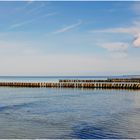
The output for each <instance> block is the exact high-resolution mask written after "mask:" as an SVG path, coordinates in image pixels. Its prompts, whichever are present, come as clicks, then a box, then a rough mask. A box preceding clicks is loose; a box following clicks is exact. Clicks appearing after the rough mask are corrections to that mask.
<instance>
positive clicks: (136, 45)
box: [133, 34, 140, 48]
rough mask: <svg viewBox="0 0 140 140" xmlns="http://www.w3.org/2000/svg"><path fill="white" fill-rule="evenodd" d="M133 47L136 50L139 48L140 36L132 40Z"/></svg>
mask: <svg viewBox="0 0 140 140" xmlns="http://www.w3.org/2000/svg"><path fill="white" fill-rule="evenodd" d="M133 46H134V47H136V48H139V47H140V34H139V35H138V36H136V38H135V39H134V41H133Z"/></svg>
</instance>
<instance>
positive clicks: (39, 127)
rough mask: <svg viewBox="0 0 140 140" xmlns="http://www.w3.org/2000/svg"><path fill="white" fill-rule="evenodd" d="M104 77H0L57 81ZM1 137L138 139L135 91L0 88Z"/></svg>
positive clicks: (139, 96)
mask: <svg viewBox="0 0 140 140" xmlns="http://www.w3.org/2000/svg"><path fill="white" fill-rule="evenodd" d="M106 78H107V77H90V76H89V77H69V76H67V77H53V76H52V77H23V76H22V77H0V81H27V82H29V81H35V82H37V81H41V82H50V81H51V82H52V81H53V82H58V80H59V79H106ZM0 139H140V90H121V89H82V88H81V89H80V88H79V89H77V88H20V87H18V88H15V87H0Z"/></svg>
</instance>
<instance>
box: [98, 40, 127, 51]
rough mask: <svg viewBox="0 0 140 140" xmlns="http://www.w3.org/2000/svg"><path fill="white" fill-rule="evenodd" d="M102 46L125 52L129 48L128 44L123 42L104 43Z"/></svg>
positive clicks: (109, 49)
mask: <svg viewBox="0 0 140 140" xmlns="http://www.w3.org/2000/svg"><path fill="white" fill-rule="evenodd" d="M101 46H102V47H103V48H105V49H107V50H108V51H110V52H124V51H127V49H128V44H127V43H122V42H115V43H114V42H113V43H104V44H102V45H101Z"/></svg>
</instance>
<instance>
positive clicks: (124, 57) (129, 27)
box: [0, 1, 140, 76]
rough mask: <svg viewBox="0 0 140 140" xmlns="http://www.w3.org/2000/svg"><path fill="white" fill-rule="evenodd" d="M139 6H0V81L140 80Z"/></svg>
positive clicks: (8, 4)
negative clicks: (23, 77)
mask: <svg viewBox="0 0 140 140" xmlns="http://www.w3.org/2000/svg"><path fill="white" fill-rule="evenodd" d="M139 62H140V2H121V1H118V2H113V1H110V2H101V1H98V2H97V1H96V2H82V1H81V2H80V1H79V2H74V1H73V2H72V1H71V2H53V1H49V2H48V1H46V2H45V1H42V2H39V1H38V2H37V1H23V2H18V1H17V2H0V68H1V69H0V75H46V76H49V75H126V74H140V65H139Z"/></svg>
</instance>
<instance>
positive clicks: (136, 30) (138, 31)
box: [90, 20, 140, 49]
mask: <svg viewBox="0 0 140 140" xmlns="http://www.w3.org/2000/svg"><path fill="white" fill-rule="evenodd" d="M90 32H91V33H108V34H126V35H131V36H132V38H133V41H132V44H131V45H133V47H137V48H138V47H140V21H139V20H138V21H133V25H131V26H129V27H118V28H109V29H103V30H92V31H90ZM119 46H120V47H122V49H123V48H124V47H123V45H119ZM114 47H115V45H114ZM120 47H117V48H120ZM111 48H112V47H111Z"/></svg>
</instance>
